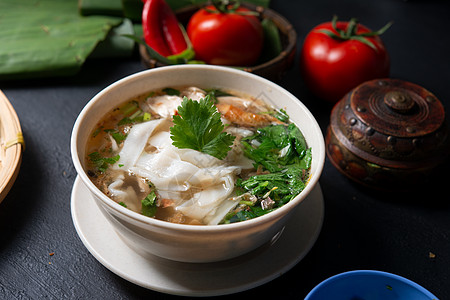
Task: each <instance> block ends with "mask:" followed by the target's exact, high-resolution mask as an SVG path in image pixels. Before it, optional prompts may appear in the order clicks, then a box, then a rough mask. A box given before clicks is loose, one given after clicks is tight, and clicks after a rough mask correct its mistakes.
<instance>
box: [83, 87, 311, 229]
mask: <svg viewBox="0 0 450 300" xmlns="http://www.w3.org/2000/svg"><path fill="white" fill-rule="evenodd" d="M183 98H184V99H186V101H187V99H191V100H193V101H200V102H201V101H203V100H200V99H205V98H207V99H210V101H213V102H214V109H217V111H218V112H219V113H220V116H221V121H222V122H223V124H224V130H223V131H224V132H225V133H227V134H228V135H232V136H234V140H233V141H232V144H231V146H230V150H229V151H228V153H226V156H225V157H224V158H223V159H219V158H217V157H214V156H212V155H210V154H206V153H204V152H200V151H197V150H193V149H189V148H187V149H186V148H183V149H180V148H178V147H175V146H174V145H173V138H174V137H173V136H174V131H171V128H173V127H174V119H173V116H174V115H177V114H178V109H179V107H180V105H182V104H183ZM180 112H181V111H180ZM201 123H203V122H200V123H199V125H201ZM186 134H187V133H186ZM86 147H87V148H86V153H88V155H87V156H86V166H87V174H88V176H89V177H90V179H91V180H92V182H93V183H94V184H95V185H96V186H97V187H98V188H99V189H100V190H101V191H102V192H103V193H104V194H106V195H107V196H108V197H110V198H111V199H113V200H114V201H116V202H118V203H119V204H121V205H123V206H125V207H127V208H128V209H131V210H133V211H135V212H137V213H142V214H144V215H147V216H149V217H153V218H157V219H160V220H164V221H169V222H175V223H182V224H192V225H201V224H204V225H215V224H223V223H232V222H239V221H245V220H247V219H251V218H254V217H258V216H260V215H263V214H265V213H268V212H270V211H273V210H274V209H276V208H278V207H280V206H282V205H284V204H285V203H287V202H288V201H290V200H291V199H292V198H293V197H295V196H296V195H297V194H298V193H300V192H301V190H303V188H304V186H305V185H306V184H307V181H308V178H309V168H310V162H311V149H310V148H308V147H307V144H306V141H305V140H304V138H303V135H302V134H301V132H300V130H298V128H297V127H296V126H295V124H293V123H290V122H289V119H288V116H287V113H286V112H285V111H284V110H276V109H274V108H273V107H271V106H269V105H268V104H267V103H264V102H262V101H261V100H259V99H255V98H251V97H247V96H243V95H240V94H238V93H235V92H230V91H220V90H215V89H209V90H206V89H205V90H203V89H200V88H197V87H176V88H172V87H171V88H165V89H162V90H158V91H150V92H149V93H146V94H143V95H140V96H138V97H135V98H133V99H129V100H128V101H126V102H124V103H123V104H122V105H120V106H119V107H117V108H115V109H113V110H112V111H111V112H110V113H108V114H107V115H105V116H104V117H103V118H101V119H100V121H99V122H98V124H97V125H96V127H95V128H94V130H93V131H92V134H91V137H90V139H89V141H88V143H87V146H86ZM219 150H221V149H219Z"/></svg>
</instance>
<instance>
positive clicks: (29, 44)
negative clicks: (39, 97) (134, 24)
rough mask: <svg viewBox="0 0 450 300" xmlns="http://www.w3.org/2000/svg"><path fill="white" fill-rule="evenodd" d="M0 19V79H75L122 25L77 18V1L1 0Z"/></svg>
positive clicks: (113, 19) (114, 19) (118, 20)
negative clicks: (111, 33)
mask: <svg viewBox="0 0 450 300" xmlns="http://www.w3.org/2000/svg"><path fill="white" fill-rule="evenodd" d="M0 20H1V22H0V45H1V47H0V80H2V79H18V78H33V77H45V76H62V75H73V74H75V73H76V72H78V70H79V69H80V67H81V65H82V64H83V63H84V61H85V60H86V58H87V57H88V56H89V55H90V54H91V52H92V51H93V50H94V48H95V47H96V46H97V44H98V43H99V41H101V40H103V39H105V37H106V36H107V34H108V32H109V31H110V30H111V28H113V27H115V26H117V25H119V24H121V22H122V19H121V18H117V17H105V16H90V17H83V16H80V15H79V13H78V9H77V1H76V0H64V1H60V0H39V1H38V0H34V1H33V0H2V1H0Z"/></svg>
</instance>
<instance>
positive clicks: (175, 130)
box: [170, 95, 235, 159]
mask: <svg viewBox="0 0 450 300" xmlns="http://www.w3.org/2000/svg"><path fill="white" fill-rule="evenodd" d="M173 123H174V126H173V127H171V128H170V134H171V136H170V137H171V138H172V141H173V143H172V144H173V145H174V146H175V147H177V148H181V149H193V150H197V151H200V152H203V153H206V154H209V155H211V156H214V157H216V158H218V159H223V158H225V157H226V156H227V153H228V151H229V150H230V149H231V145H232V144H233V141H234V139H235V137H234V136H233V135H230V134H227V133H225V132H223V129H224V125H223V123H222V121H221V119H220V114H219V112H218V111H217V108H216V107H215V105H214V103H213V101H211V100H210V96H209V95H207V96H206V97H205V98H204V99H200V101H193V100H192V99H188V98H186V97H184V99H183V102H182V103H181V105H180V106H179V107H178V114H177V115H175V116H174V117H173Z"/></svg>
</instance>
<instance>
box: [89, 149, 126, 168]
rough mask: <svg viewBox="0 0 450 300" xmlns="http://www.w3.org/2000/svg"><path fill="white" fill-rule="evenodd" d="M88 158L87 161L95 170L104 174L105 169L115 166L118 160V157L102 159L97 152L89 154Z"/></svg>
mask: <svg viewBox="0 0 450 300" xmlns="http://www.w3.org/2000/svg"><path fill="white" fill-rule="evenodd" d="M88 157H89V160H90V161H91V162H92V163H93V164H94V166H95V167H96V168H97V170H98V171H99V172H101V173H104V172H105V171H106V169H108V167H109V165H113V164H115V163H116V162H117V161H118V160H119V159H120V156H119V155H116V156H113V157H103V156H102V155H101V154H100V153H98V152H92V153H91V154H89V155H88Z"/></svg>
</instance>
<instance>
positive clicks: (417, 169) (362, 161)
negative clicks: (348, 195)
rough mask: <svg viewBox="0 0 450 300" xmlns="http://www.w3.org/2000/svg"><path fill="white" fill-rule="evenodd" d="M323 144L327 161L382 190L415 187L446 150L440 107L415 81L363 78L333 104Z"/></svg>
mask: <svg viewBox="0 0 450 300" xmlns="http://www.w3.org/2000/svg"><path fill="white" fill-rule="evenodd" d="M326 147H327V156H328V158H329V159H330V161H331V162H332V164H333V165H334V166H335V167H336V168H337V169H338V170H339V171H340V172H341V173H343V174H345V175H346V176H348V177H349V178H350V179H352V180H354V181H356V182H359V183H362V184H364V185H368V186H371V187H375V188H379V189H384V190H386V189H395V190H398V189H400V190H405V189H410V188H414V187H415V186H416V187H417V185H418V184H423V183H424V182H426V180H427V179H430V178H432V177H433V175H434V174H435V173H436V170H437V169H438V168H439V167H440V166H441V165H442V164H443V163H445V162H446V161H447V158H448V156H449V152H450V136H449V129H448V126H447V123H446V120H445V111H444V107H443V105H442V103H441V102H440V101H439V100H438V99H437V98H436V97H435V96H434V95H433V94H432V93H430V92H429V91H427V90H426V89H424V88H422V87H420V86H418V85H416V84H413V83H410V82H406V81H402V80H398V79H377V80H371V81H367V82H365V83H363V84H361V85H359V86H358V87H356V88H355V89H353V90H352V91H350V92H349V93H348V94H347V95H346V96H344V97H343V98H342V99H341V100H340V101H339V102H338V103H337V104H336V105H335V106H334V108H333V110H332V112H331V118H330V125H329V127H328V130H327V134H326ZM431 180H432V179H431Z"/></svg>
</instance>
